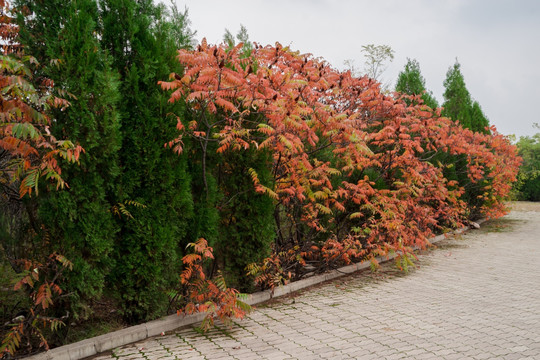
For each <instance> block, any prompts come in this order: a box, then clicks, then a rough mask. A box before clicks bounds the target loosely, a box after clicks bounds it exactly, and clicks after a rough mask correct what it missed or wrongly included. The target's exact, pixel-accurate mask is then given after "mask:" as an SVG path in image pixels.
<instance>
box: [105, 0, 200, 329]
mask: <svg viewBox="0 0 540 360" xmlns="http://www.w3.org/2000/svg"><path fill="white" fill-rule="evenodd" d="M100 5H101V9H102V17H103V38H102V47H103V48H104V49H105V50H106V51H107V52H108V53H109V54H111V55H112V57H113V58H114V60H113V63H114V67H115V69H116V70H117V71H118V73H119V74H120V76H121V83H122V84H121V93H122V98H121V100H120V103H119V109H120V111H121V119H122V134H123V143H122V153H121V155H120V156H121V159H120V161H121V165H122V168H123V173H122V175H121V178H120V188H119V192H118V202H120V203H126V202H127V203H128V204H130V203H131V204H140V205H142V206H138V207H137V206H131V207H130V210H129V211H130V215H131V217H125V216H124V217H122V218H121V219H120V220H119V222H120V224H121V232H120V236H119V237H118V240H117V244H116V253H115V256H116V266H115V268H114V270H113V272H112V275H111V282H112V284H113V287H114V288H115V289H116V294H117V295H118V296H119V297H120V299H119V300H120V301H121V304H122V308H123V313H124V316H125V318H126V319H127V320H129V321H134V322H136V321H140V320H145V319H149V318H152V317H155V316H157V315H161V314H163V311H164V310H165V308H166V306H167V305H168V298H167V295H166V290H168V289H170V288H172V286H173V285H174V284H175V283H176V282H177V280H178V274H179V266H180V263H181V261H180V258H181V255H182V249H183V248H184V247H185V245H186V243H185V241H186V240H185V238H186V235H187V233H188V230H187V229H188V221H190V219H191V216H192V211H193V210H192V208H193V205H192V198H191V189H190V182H191V180H190V175H189V171H188V168H187V162H186V154H183V155H180V156H179V155H178V154H175V153H173V152H172V151H171V150H170V149H165V148H164V146H163V145H164V144H165V143H166V142H167V141H169V140H170V139H172V138H174V137H175V134H176V131H177V130H176V123H177V120H176V118H174V117H171V116H169V114H170V113H173V112H175V113H179V112H181V108H182V105H181V104H175V105H170V104H169V103H168V94H166V93H164V92H163V91H161V89H160V88H159V86H158V81H159V80H166V79H167V78H168V76H169V74H170V73H171V72H181V71H180V70H181V69H180V68H179V66H180V65H179V64H178V62H177V61H175V55H176V50H177V49H178V48H181V47H188V46H190V45H191V42H192V35H193V34H192V32H191V31H190V30H189V27H188V25H189V24H188V21H187V12H184V13H182V12H179V11H178V10H177V9H176V8H174V7H173V8H172V9H171V11H170V12H169V11H168V10H167V9H166V8H165V7H164V6H163V5H154V4H153V2H152V1H151V0H139V1H135V0H102V1H100Z"/></svg>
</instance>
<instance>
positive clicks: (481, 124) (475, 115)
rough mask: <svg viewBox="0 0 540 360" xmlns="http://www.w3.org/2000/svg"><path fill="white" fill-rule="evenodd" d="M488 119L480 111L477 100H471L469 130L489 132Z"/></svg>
mask: <svg viewBox="0 0 540 360" xmlns="http://www.w3.org/2000/svg"><path fill="white" fill-rule="evenodd" d="M487 127H489V120H488V118H487V117H486V115H485V114H484V112H483V111H482V108H481V107H480V104H479V103H478V101H476V100H475V101H473V104H472V108H471V130H473V131H476V132H483V133H489V129H487V130H486V128H487Z"/></svg>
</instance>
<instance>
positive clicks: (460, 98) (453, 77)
mask: <svg viewBox="0 0 540 360" xmlns="http://www.w3.org/2000/svg"><path fill="white" fill-rule="evenodd" d="M444 88H445V91H444V94H443V96H444V103H443V112H442V114H443V115H444V116H447V117H449V118H450V119H452V120H454V121H456V120H457V121H459V123H460V124H461V125H462V126H463V127H465V128H468V129H470V128H471V109H472V100H471V95H470V94H469V90H467V87H466V86H465V79H464V78H463V74H462V73H461V65H460V64H459V63H458V62H457V61H456V63H455V64H454V66H452V67H450V68H449V69H448V72H447V73H446V79H445V80H444Z"/></svg>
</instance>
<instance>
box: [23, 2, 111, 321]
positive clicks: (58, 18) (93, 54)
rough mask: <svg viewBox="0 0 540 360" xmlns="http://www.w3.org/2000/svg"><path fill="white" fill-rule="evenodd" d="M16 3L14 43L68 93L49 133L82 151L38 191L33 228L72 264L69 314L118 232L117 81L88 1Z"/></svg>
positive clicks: (93, 292) (91, 293)
mask: <svg viewBox="0 0 540 360" xmlns="http://www.w3.org/2000/svg"><path fill="white" fill-rule="evenodd" d="M16 4H17V5H18V6H19V7H20V8H21V9H27V13H22V12H21V13H19V20H18V21H19V25H20V29H21V30H20V34H21V36H20V41H21V44H22V45H23V46H24V48H25V49H26V50H27V51H29V52H31V53H33V54H35V55H36V57H37V59H38V61H39V62H40V63H42V64H46V65H47V66H45V67H44V68H43V70H42V72H41V73H40V74H39V75H41V76H46V77H48V78H50V79H52V80H53V81H54V83H55V84H56V85H57V86H58V87H59V88H61V89H63V90H64V91H66V92H67V93H70V94H72V99H70V100H71V106H70V107H68V108H67V109H65V110H62V111H55V112H54V117H55V122H54V123H52V124H51V132H52V134H53V135H59V136H66V137H70V138H71V139H73V140H75V141H77V142H79V143H80V144H81V145H82V146H83V147H84V148H85V150H86V153H85V154H84V156H81V158H80V166H67V165H66V166H64V171H63V176H65V178H66V180H67V181H68V182H69V184H70V188H69V190H68V191H63V192H47V193H44V194H43V196H42V197H40V202H39V205H38V209H37V215H38V217H39V221H40V222H41V224H42V228H41V229H43V230H40V232H41V231H42V232H46V233H47V236H48V237H49V238H50V239H51V240H50V245H51V247H52V248H53V250H55V251H58V252H59V253H62V254H64V255H65V256H66V257H67V258H69V259H70V260H71V261H72V262H73V271H72V272H70V273H69V274H67V277H68V288H67V291H68V293H71V294H72V296H71V298H69V299H67V298H66V299H65V301H67V302H68V303H70V304H72V305H74V307H73V309H72V310H75V316H77V315H80V316H84V314H83V313H82V312H81V311H80V310H81V308H78V309H77V303H78V302H77V301H76V300H77V299H81V300H89V299H92V298H95V297H97V296H100V295H101V293H102V291H103V289H104V284H105V276H106V274H108V273H109V271H110V269H111V267H112V264H111V260H112V259H111V256H110V255H111V251H112V249H113V245H114V237H115V234H116V233H117V231H118V227H117V225H116V223H115V221H114V219H113V214H112V213H111V211H110V209H111V203H112V200H113V196H114V193H115V192H116V184H117V177H118V175H119V171H120V169H119V166H118V150H119V149H120V131H119V127H120V122H119V117H118V112H117V109H116V106H117V102H118V99H119V92H118V79H117V76H116V75H115V73H114V72H112V71H111V67H110V60H109V58H108V56H107V55H106V54H105V53H104V52H103V51H102V50H101V49H100V46H99V41H98V37H97V33H98V31H99V13H98V7H97V4H96V2H95V1H94V0H77V1H67V2H66V1H60V0H51V1H43V2H42V1H30V0H18V1H16ZM26 15H27V16H26ZM68 300H69V301H68ZM78 310H79V311H78ZM72 314H73V312H72ZM70 321H71V320H70Z"/></svg>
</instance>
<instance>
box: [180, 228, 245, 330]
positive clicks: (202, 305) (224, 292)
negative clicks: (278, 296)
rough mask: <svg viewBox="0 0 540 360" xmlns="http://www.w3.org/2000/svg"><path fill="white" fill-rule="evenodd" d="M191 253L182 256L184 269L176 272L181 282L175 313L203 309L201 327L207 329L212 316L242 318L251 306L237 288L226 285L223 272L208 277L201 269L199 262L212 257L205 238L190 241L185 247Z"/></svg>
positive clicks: (212, 321) (227, 322)
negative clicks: (194, 241)
mask: <svg viewBox="0 0 540 360" xmlns="http://www.w3.org/2000/svg"><path fill="white" fill-rule="evenodd" d="M190 247H191V248H193V251H194V253H192V254H188V255H186V256H184V257H183V258H182V262H183V263H184V270H183V271H182V274H181V275H180V283H181V284H182V285H183V296H182V299H181V301H182V308H181V309H179V310H178V311H177V314H178V315H180V314H193V313H206V316H205V318H204V320H203V322H202V325H201V328H202V329H203V330H208V329H209V328H210V327H211V326H212V325H213V324H214V320H215V319H216V318H218V319H220V320H221V321H222V322H223V323H225V324H230V322H231V318H233V317H234V318H238V319H242V318H243V317H244V316H245V314H246V313H248V312H249V311H251V307H250V306H249V305H248V304H246V303H244V302H242V301H241V300H240V299H239V297H241V294H239V293H238V290H235V289H231V288H228V287H227V286H226V284H225V280H224V279H223V276H221V275H219V276H217V277H216V278H215V279H208V278H207V277H206V275H205V273H204V270H203V262H204V261H205V260H208V259H213V258H214V256H213V255H212V251H213V250H212V248H211V247H209V246H208V243H207V242H206V240H205V239H203V238H201V239H199V240H198V241H197V242H196V243H191V244H189V245H188V248H190Z"/></svg>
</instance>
